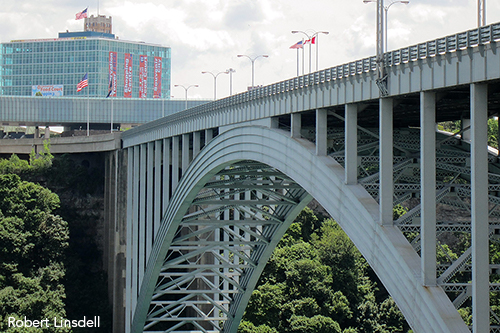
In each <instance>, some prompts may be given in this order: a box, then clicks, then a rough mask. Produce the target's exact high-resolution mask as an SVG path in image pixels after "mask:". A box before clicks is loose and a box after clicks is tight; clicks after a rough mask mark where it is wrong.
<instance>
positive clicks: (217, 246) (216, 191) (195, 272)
mask: <svg viewBox="0 0 500 333" xmlns="http://www.w3.org/2000/svg"><path fill="white" fill-rule="evenodd" d="M306 198H307V199H306ZM305 200H309V196H308V195H307V194H306V192H305V191H304V190H303V189H302V188H301V187H300V186H298V185H297V184H296V183H295V182H294V181H293V180H291V179H289V178H288V177H287V176H285V175H283V174H282V173H280V172H279V171H277V170H275V169H272V168H270V167H267V166H265V165H262V164H258V163H255V162H251V161H243V162H241V163H238V164H235V165H231V166H230V167H227V168H225V169H224V170H222V171H220V172H219V173H218V174H217V175H216V176H215V177H214V178H212V179H211V180H210V181H209V182H208V183H206V184H205V185H204V187H203V188H202V189H201V190H200V191H199V193H198V195H197V196H196V198H195V199H194V200H193V201H192V204H191V206H190V207H189V209H188V210H187V212H186V214H185V215H184V218H183V219H182V221H181V223H180V225H179V227H178V228H177V231H176V233H175V237H174V239H173V241H172V242H171V244H170V245H169V249H168V252H167V255H166V257H165V260H164V262H163V267H162V269H161V273H160V276H159V278H158V282H157V284H156V288H155V291H154V293H153V297H152V301H151V305H150V308H149V312H148V315H147V319H146V323H145V327H144V332H193V331H196V332H206V333H209V332H220V331H223V330H224V327H225V326H228V325H230V323H231V321H232V319H233V318H234V317H235V312H236V311H242V310H241V309H239V308H242V307H241V306H239V304H240V302H242V301H244V300H242V297H243V295H244V293H245V291H247V290H253V288H254V285H252V284H255V282H256V278H255V276H254V275H253V273H257V274H258V275H260V271H259V270H261V269H262V268H263V266H264V265H265V262H267V259H268V256H267V255H266V253H267V252H269V251H267V252H266V249H267V248H268V247H269V246H272V247H274V246H275V245H276V244H275V243H274V244H271V242H272V240H273V239H275V238H277V237H278V239H279V238H281V236H282V233H283V232H284V230H286V229H283V228H282V227H281V226H282V225H283V224H284V223H285V222H286V221H287V218H288V217H289V214H290V213H291V212H292V211H293V210H294V208H296V207H297V205H305V203H304V201H305ZM280 227H281V228H280ZM280 233H281V234H280ZM275 236H277V237H275ZM243 308H244V307H243Z"/></svg>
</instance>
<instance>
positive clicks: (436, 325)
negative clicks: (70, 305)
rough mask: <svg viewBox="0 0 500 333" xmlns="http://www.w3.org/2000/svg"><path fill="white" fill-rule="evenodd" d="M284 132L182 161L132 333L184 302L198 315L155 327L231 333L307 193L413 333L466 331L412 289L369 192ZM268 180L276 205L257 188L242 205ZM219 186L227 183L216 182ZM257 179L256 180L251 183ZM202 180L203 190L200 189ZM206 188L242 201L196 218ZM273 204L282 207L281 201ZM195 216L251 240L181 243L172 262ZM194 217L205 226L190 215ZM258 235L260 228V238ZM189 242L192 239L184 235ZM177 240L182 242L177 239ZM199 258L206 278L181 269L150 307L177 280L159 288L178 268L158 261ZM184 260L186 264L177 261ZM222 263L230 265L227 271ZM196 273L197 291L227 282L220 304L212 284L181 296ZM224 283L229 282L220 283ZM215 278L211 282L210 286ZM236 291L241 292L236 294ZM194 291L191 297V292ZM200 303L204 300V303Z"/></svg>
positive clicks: (409, 270) (405, 255) (251, 134)
mask: <svg viewBox="0 0 500 333" xmlns="http://www.w3.org/2000/svg"><path fill="white" fill-rule="evenodd" d="M287 134H288V133H283V132H280V131H279V130H273V129H269V128H264V127H257V126H251V127H250V126H249V127H240V128H236V129H232V130H229V131H227V132H225V133H222V134H220V135H219V136H218V137H216V138H215V139H214V140H212V141H211V142H210V144H209V145H208V146H206V147H205V148H204V149H203V150H202V152H201V153H200V154H199V155H198V156H197V157H196V159H195V160H194V161H193V162H192V163H191V165H190V167H189V169H188V170H187V172H186V174H185V175H184V177H183V178H182V180H181V183H180V184H179V186H178V187H177V190H176V192H175V193H174V195H173V197H172V200H171V203H170V205H169V207H168V209H167V212H166V214H165V217H164V219H163V221H162V224H161V226H160V229H159V232H158V237H157V239H158V241H157V242H156V243H155V244H154V246H153V250H152V254H151V256H150V258H149V260H148V264H147V269H146V272H145V274H144V279H143V281H144V282H143V284H142V287H141V290H140V294H139V299H138V302H137V307H136V310H135V314H134V319H133V327H132V332H143V331H144V332H149V331H155V330H153V329H152V328H151V329H150V327H149V326H148V325H151V324H152V323H153V322H155V321H154V320H151V318H152V317H154V316H156V317H155V318H156V319H155V320H156V322H155V324H156V323H160V322H161V321H162V320H165V321H168V320H170V319H171V318H174V317H175V316H176V315H178V314H180V312H181V311H182V310H183V309H184V308H185V307H186V306H187V304H192V303H199V304H201V303H203V304H205V305H201V306H199V307H198V308H197V309H198V310H196V311H198V313H194V312H191V313H185V314H183V315H182V316H179V317H178V318H177V321H172V322H173V324H171V326H170V328H169V329H163V328H162V332H169V331H173V330H176V332H177V331H178V330H177V329H180V327H181V326H182V325H187V326H186V327H192V328H193V329H196V330H199V331H200V332H216V331H217V329H221V328H220V327H218V323H219V321H226V323H225V324H224V328H223V331H224V332H236V330H237V326H238V324H239V321H240V319H241V316H242V315H243V312H244V309H245V307H246V304H247V302H248V299H249V297H250V294H251V292H252V290H253V288H254V287H255V283H256V282H257V280H258V278H259V276H260V273H261V271H262V269H263V267H264V265H265V262H266V261H267V259H268V258H269V256H270V254H271V253H272V250H273V249H274V246H276V244H277V242H278V241H279V239H280V238H281V236H282V235H283V233H284V232H285V231H286V229H287V228H288V226H289V224H290V223H291V222H292V220H293V219H294V217H295V216H296V215H297V214H298V213H299V212H300V210H301V209H302V207H304V205H305V204H306V203H307V201H308V200H309V199H310V197H311V196H312V197H314V198H315V199H316V200H317V201H318V202H319V203H320V204H321V205H322V206H323V207H324V208H325V209H326V210H327V211H328V213H329V214H330V215H331V216H332V217H333V218H334V219H335V220H336V221H337V222H338V223H339V225H340V226H341V227H342V228H343V229H344V231H345V232H346V233H347V235H348V236H349V237H350V238H351V240H352V241H353V242H354V244H355V245H356V246H357V248H358V249H359V251H360V252H361V253H362V254H363V255H364V257H365V258H366V260H367V261H368V263H369V264H370V265H371V267H372V268H373V269H374V271H375V272H376V273H377V275H378V276H379V278H380V279H381V281H382V282H383V283H384V285H385V286H386V288H387V290H388V291H389V293H390V294H391V295H392V296H393V298H394V299H395V301H396V303H397V304H398V306H399V308H400V309H401V311H402V312H403V314H404V315H405V317H406V319H407V321H408V323H409V324H410V326H411V327H412V329H413V330H414V331H415V332H449V333H451V332H453V333H457V332H464V333H465V332H469V329H468V328H467V326H466V325H465V324H464V322H463V321H462V319H461V318H460V316H459V314H458V312H457V311H456V310H455V308H454V306H453V304H452V303H451V301H450V300H449V299H448V297H447V296H446V294H445V293H444V291H443V289H442V288H441V287H425V288H424V287H423V286H422V285H421V282H420V258H419V256H418V254H417V253H416V252H415V250H414V249H413V248H412V246H411V245H410V244H409V243H408V241H407V240H406V238H405V237H404V236H403V234H402V233H401V231H400V230H399V229H398V227H397V226H392V225H384V226H382V225H380V223H379V222H380V221H379V205H378V204H377V203H376V201H375V200H374V199H373V198H372V197H371V196H370V195H369V193H368V192H367V191H366V190H365V189H364V188H363V187H362V186H361V185H345V181H344V169H343V168H342V166H341V165H339V164H338V163H337V162H336V161H335V160H334V159H333V158H331V157H328V156H317V155H316V154H315V147H314V145H313V144H311V143H310V142H307V141H305V140H302V139H297V138H290V137H289V136H288V135H287ZM245 165H248V166H252V165H254V166H255V167H256V169H254V171H256V170H261V171H262V170H264V171H262V172H261V174H260V175H259V174H257V175H255V176H254V177H253V178H251V177H252V176H251V174H252V172H249V175H250V176H249V177H250V178H251V179H253V180H254V181H256V182H254V183H252V182H251V181H248V182H246V183H245V179H243V181H241V180H242V179H239V178H242V177H243V176H244V175H245V173H244V172H243V171H244V167H245ZM238 167H242V170H241V171H242V172H240V173H238V172H236V173H237V176H227V175H225V172H227V173H228V174H229V173H231V172H233V169H236V168H238ZM231 168H233V169H231ZM228 170H231V171H228ZM236 171H237V170H236ZM266 172H269V174H266ZM233 174H234V172H233ZM214 177H218V178H219V181H220V183H219V185H218V186H220V187H216V185H217V184H216V182H214ZM231 177H232V178H231ZM273 177H274V178H273ZM250 178H249V179H250ZM238 179H239V180H240V182H239V183H238V184H235V183H234V182H235V181H236V182H237V181H238ZM273 179H277V180H278V181H277V182H276V185H277V184H278V183H280V184H285V183H286V184H290V187H289V188H286V189H279V188H278V187H276V188H273V187H272V186H270V187H269V186H268V187H266V188H264V189H265V190H267V191H271V194H272V192H273V191H274V192H276V193H278V194H280V195H281V199H280V196H279V195H276V196H275V197H274V198H273V199H272V200H273V205H269V206H265V205H263V202H264V201H263V200H262V199H267V198H270V197H271V196H269V197H266V195H263V194H262V192H259V193H258V194H255V198H253V199H256V200H257V202H256V203H255V204H253V205H252V204H251V203H250V202H247V200H248V199H252V198H249V197H247V196H248V194H247V193H250V192H249V191H252V187H253V188H255V187H257V186H258V184H263V183H265V182H268V181H269V182H271V183H272V180H273ZM224 180H228V181H229V182H224ZM231 181H232V182H233V183H231ZM259 181H260V183H257V182H259ZM207 184H208V186H206V185H207ZM297 185H299V186H297ZM214 187H215V188H216V192H217V191H218V194H219V196H218V198H225V199H228V198H229V197H230V196H232V197H233V198H235V197H236V196H238V197H239V198H242V197H243V196H245V199H244V200H242V201H243V202H244V203H242V204H241V205H237V201H238V200H236V201H230V200H229V201H227V200H226V201H224V200H221V203H220V204H219V205H214V204H216V202H214V200H215V199H216V198H214V197H211V198H210V200H209V203H210V204H211V205H212V206H211V208H214V207H215V209H212V210H211V211H210V212H205V211H203V210H204V208H205V207H200V206H198V210H197V211H196V212H194V211H193V202H195V200H199V198H200V195H201V196H203V194H206V193H207V190H212V191H211V193H214V191H213V189H214ZM241 187H243V188H244V189H245V191H246V192H241V194H236V193H231V192H229V191H231V190H232V189H237V188H241ZM224 191H227V192H224ZM221 193H222V194H224V193H226V196H224V195H220V194H221ZM283 193H285V194H286V195H285V197H286V200H283ZM259 196H260V197H259ZM290 200H292V201H294V200H295V201H294V202H295V203H296V204H295V205H290V204H289V203H290ZM280 202H283V203H287V204H286V205H285V204H283V205H280ZM264 208H265V209H264ZM186 212H187V213H186ZM195 214H198V215H200V216H202V215H203V214H205V215H204V216H205V217H206V218H209V217H211V218H213V216H217V218H216V219H215V220H216V221H217V222H214V223H212V224H211V226H213V225H215V224H217V223H220V224H221V225H222V226H221V227H220V228H219V229H217V228H215V229H213V230H219V232H218V233H217V234H218V235H219V236H220V237H229V236H227V235H232V236H231V237H233V236H236V235H239V234H244V235H245V236H244V237H246V240H247V241H248V240H252V241H251V242H244V240H245V238H243V239H241V238H240V239H239V240H238V242H239V243H238V242H233V243H228V240H227V239H218V238H217V237H219V236H217V235H213V236H207V237H206V238H205V239H204V240H203V241H202V242H201V243H199V244H198V245H195V244H194V243H193V244H190V245H189V246H191V247H189V248H188V247H186V248H183V249H181V250H180V251H178V253H177V255H174V256H173V255H172V253H173V252H172V246H173V243H174V241H175V240H176V239H177V238H180V236H182V235H186V233H189V232H195V233H198V235H199V234H201V233H203V232H202V231H200V230H199V229H198V230H195V229H186V228H189V227H187V226H189V225H193V224H196V223H197V222H196V221H195V220H193V216H194V215H195ZM210 214H212V215H210ZM214 214H215V215H214ZM231 214H233V218H234V216H235V214H236V215H238V218H241V219H242V220H243V221H244V222H243V223H240V225H241V226H242V229H244V228H247V229H250V230H251V232H253V233H254V234H259V235H261V236H262V235H266V236H265V237H269V239H268V240H267V241H264V239H258V238H255V237H254V238H250V237H251V236H250V235H251V233H246V232H245V231H244V230H240V229H238V227H237V224H238V223H235V220H232V221H231V222H227V221H226V220H228V219H227V218H226V217H227V216H226V215H231ZM225 216H226V217H225ZM256 217H260V220H261V222H258V219H257V218H256ZM248 219H250V220H252V221H253V223H254V224H256V223H261V226H260V227H259V226H252V225H251V224H250V223H248V222H245V220H248ZM215 220H214V221H215ZM183 221H185V222H186V225H183V224H182V223H183ZM199 221H201V222H202V221H204V220H203V219H199ZM262 221H264V222H262ZM266 221H269V222H266ZM205 222H206V221H205ZM267 223H269V224H267ZM200 225H202V224H200ZM230 225H231V226H230ZM182 228H184V229H182ZM270 230H271V231H270ZM266 231H269V232H268V233H267V234H266V233H265V232H266ZM193 237H195V236H194V235H193ZM210 237H214V238H210ZM265 237H264V238H265ZM236 238H237V237H236ZM236 238H231V240H232V241H235V239H236ZM183 239H190V238H189V237H184V238H183ZM198 240H199V239H198ZM217 241H219V242H220V244H219V245H217ZM236 243H238V244H236ZM234 245H237V246H241V247H242V249H241V250H240V251H234V249H232V248H231V246H234ZM252 246H253V247H252ZM246 247H248V248H246ZM207 252H210V253H212V254H217V255H218V256H214V258H215V259H214V261H213V262H202V261H199V260H198V261H197V264H199V265H198V267H197V269H205V268H206V267H208V266H210V267H209V268H210V269H212V270H211V272H212V273H213V274H212V276H210V274H208V275H205V276H202V277H200V276H197V271H196V269H194V268H193V269H191V270H185V271H184V272H183V273H186V274H184V275H185V276H184V277H183V279H184V280H183V281H187V282H186V286H184V287H183V288H184V289H182V290H183V292H179V293H178V295H179V296H178V300H176V301H172V300H169V303H168V305H165V304H167V303H163V305H158V304H155V303H154V302H155V301H152V299H153V298H155V299H157V298H159V297H160V298H161V296H162V295H160V294H161V292H163V291H167V290H168V289H169V288H170V287H171V286H173V285H175V284H176V283H178V281H180V280H175V279H171V280H169V282H168V283H163V282H165V280H164V278H165V276H167V275H168V274H169V269H171V271H172V269H173V270H174V271H175V268H176V267H178V266H175V265H172V267H170V268H169V267H166V265H165V262H168V261H169V260H170V259H171V258H172V259H173V261H172V263H174V262H175V263H176V264H179V263H181V262H185V261H186V258H192V259H193V260H195V259H199V258H201V256H202V254H203V253H207ZM229 254H230V255H232V256H237V257H238V260H233V261H232V262H231V260H232V259H231V260H230V257H229V256H227V255H229ZM183 255H185V258H182V256H183ZM169 256H170V257H169ZM174 257H175V258H174ZM174 259H175V260H174ZM189 260H191V259H189ZM231 264H232V265H231ZM229 267H231V268H230V269H229ZM196 277H198V278H201V279H202V280H203V281H205V282H204V284H203V283H200V282H198V284H197V286H202V285H203V286H205V287H206V286H212V287H217V286H218V287H221V286H224V283H226V285H225V286H224V287H223V288H222V289H224V290H226V291H230V292H227V293H226V294H222V295H220V297H219V298H217V297H215V296H214V297H212V296H213V294H216V293H217V290H214V289H213V288H212V289H210V290H200V289H197V293H191V294H190V292H191V291H190V290H192V289H189V288H191V287H193V285H189V283H193V280H194V279H195V278H196ZM228 277H230V278H229V279H228ZM177 279H181V277H177ZM218 282H220V284H217V283H218ZM227 284H232V287H231V288H228V287H227ZM194 289H196V288H194ZM242 290H243V292H241V291H242ZM193 294H194V295H195V296H192V295H193ZM190 295H191V296H190ZM190 297H191V298H190ZM207 297H208V298H209V299H207ZM214 300H215V301H214ZM207 303H210V304H209V305H207ZM210 306H212V307H211V310H210V311H212V315H213V316H212V318H213V320H212V321H211V322H210V323H211V324H210V323H209V326H210V325H212V326H211V327H210V328H209V327H208V326H204V324H200V323H198V322H197V318H199V317H200V316H204V315H206V313H202V312H203V311H202V310H203V309H205V308H206V309H208V308H209V307H210ZM174 311H177V312H174ZM214 311H215V312H217V313H214ZM153 315H154V316H153ZM189 325H191V326H189ZM151 326H154V324H153V325H151ZM156 331H158V330H156Z"/></svg>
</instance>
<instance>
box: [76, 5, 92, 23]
mask: <svg viewBox="0 0 500 333" xmlns="http://www.w3.org/2000/svg"><path fill="white" fill-rule="evenodd" d="M87 9H89V7H87V8H85V9H84V10H82V11H81V12H79V13H76V18H75V20H81V19H82V18H86V17H87Z"/></svg>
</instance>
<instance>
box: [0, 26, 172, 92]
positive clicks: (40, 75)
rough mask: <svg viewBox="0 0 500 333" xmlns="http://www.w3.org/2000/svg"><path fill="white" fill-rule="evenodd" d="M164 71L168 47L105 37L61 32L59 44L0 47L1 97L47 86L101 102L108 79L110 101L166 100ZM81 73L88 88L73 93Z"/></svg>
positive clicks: (25, 43) (167, 73)
mask: <svg viewBox="0 0 500 333" xmlns="http://www.w3.org/2000/svg"><path fill="white" fill-rule="evenodd" d="M111 59H112V60H113V61H111ZM111 62H114V65H112V64H111ZM112 67H113V69H112ZM170 70H171V53H170V48H169V47H164V46H160V45H155V44H148V43H144V42H131V41H124V40H120V39H117V38H115V36H114V35H113V34H109V33H102V32H95V31H83V32H67V33H60V34H59V38H53V39H35V40H14V41H10V42H8V43H2V44H0V95H4V96H32V95H34V93H33V92H34V89H35V87H34V86H44V87H45V88H44V89H49V88H50V87H51V86H53V87H58V88H59V89H61V88H62V90H63V95H64V96H71V97H77V96H78V97H87V94H88V95H89V96H90V97H105V96H106V95H108V92H109V86H110V77H114V80H113V79H111V81H114V85H115V86H114V87H113V91H116V97H131V98H134V97H135V98H139V97H141V98H148V99H149V98H163V99H170V84H171V83H170V77H171V75H170ZM112 71H114V73H115V74H114V75H110V73H111V72H112ZM85 73H88V83H89V87H88V88H85V89H83V90H82V91H80V92H77V84H78V82H79V81H80V80H81V79H82V77H83V76H84V75H85ZM125 73H128V75H125ZM61 86H62V87H61ZM47 87H48V88H47ZM139 90H140V91H141V92H139Z"/></svg>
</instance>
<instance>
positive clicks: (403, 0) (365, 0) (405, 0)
mask: <svg viewBox="0 0 500 333" xmlns="http://www.w3.org/2000/svg"><path fill="white" fill-rule="evenodd" d="M379 1H381V2H382V8H384V12H385V15H384V16H385V17H384V18H383V20H384V45H383V48H384V49H383V51H382V54H384V53H385V51H388V50H389V45H388V44H387V14H388V12H389V8H391V6H392V5H394V4H396V3H402V4H405V5H407V4H409V3H410V1H409V0H396V1H392V2H391V3H390V4H389V5H387V6H384V0H379ZM370 2H377V0H363V3H365V4H366V3H370ZM377 36H378V34H377Z"/></svg>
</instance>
